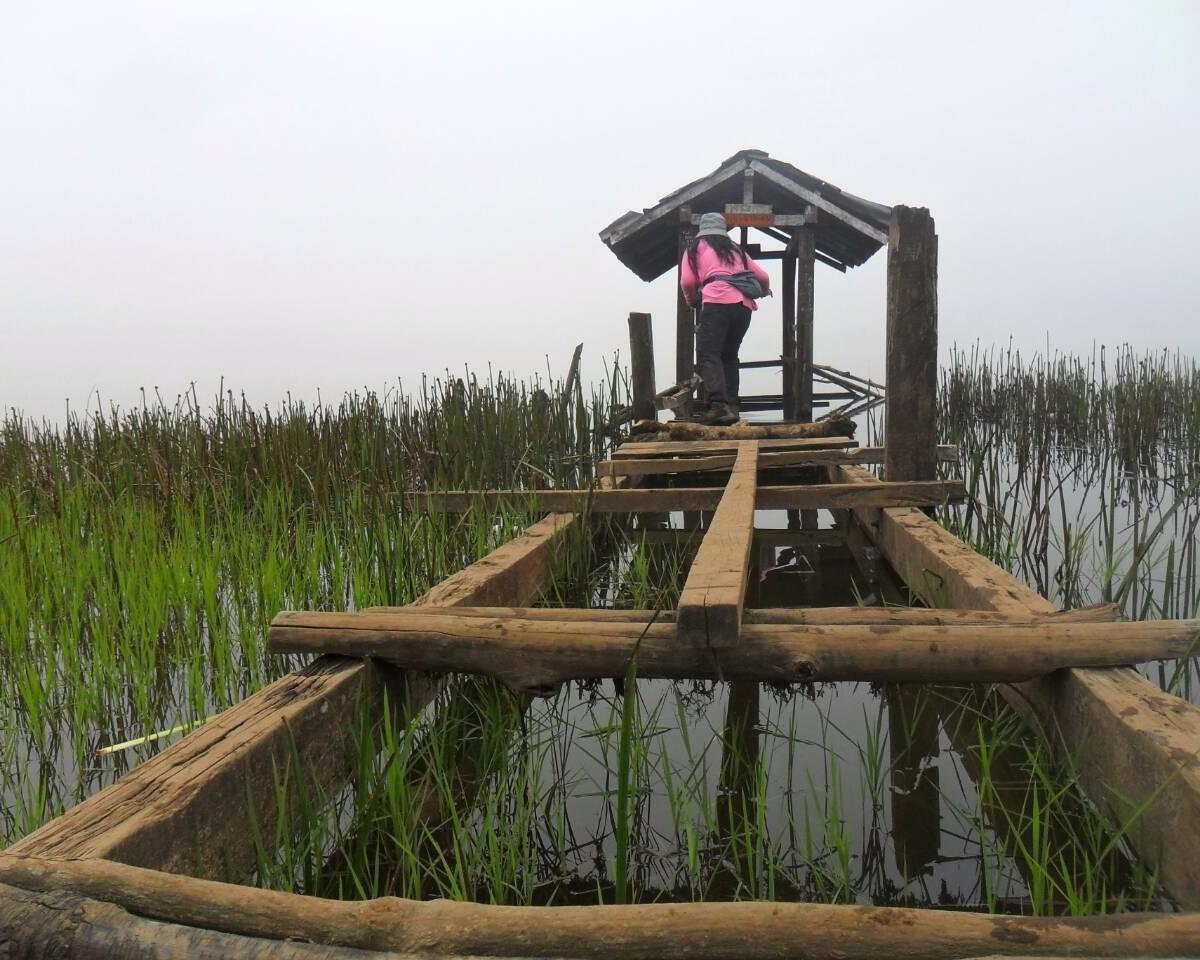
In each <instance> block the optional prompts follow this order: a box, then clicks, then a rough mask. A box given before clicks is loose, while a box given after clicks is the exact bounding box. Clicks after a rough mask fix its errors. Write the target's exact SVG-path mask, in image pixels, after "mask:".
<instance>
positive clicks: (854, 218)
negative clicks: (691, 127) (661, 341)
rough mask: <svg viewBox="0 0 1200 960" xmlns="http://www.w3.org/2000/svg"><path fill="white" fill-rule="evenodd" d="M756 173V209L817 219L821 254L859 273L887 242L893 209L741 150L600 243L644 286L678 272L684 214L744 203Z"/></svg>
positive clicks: (627, 217)
mask: <svg viewBox="0 0 1200 960" xmlns="http://www.w3.org/2000/svg"><path fill="white" fill-rule="evenodd" d="M746 170H752V171H753V172H754V201H755V203H763V204H770V205H771V206H772V209H773V212H774V213H775V214H803V213H804V212H805V211H806V209H807V208H808V207H809V206H812V207H813V208H815V210H816V212H817V223H816V247H817V252H818V253H819V254H823V255H824V257H827V258H829V259H830V260H833V261H836V262H837V263H839V264H843V265H845V266H847V267H857V266H859V265H860V264H862V263H865V262H866V261H867V260H868V259H870V257H871V256H872V255H873V254H874V253H875V251H877V250H878V249H879V248H880V247H882V246H883V245H884V244H885V243H887V230H888V221H889V219H890V217H891V213H892V208H891V207H889V206H885V205H884V204H881V203H873V202H872V201H870V200H864V199H862V198H861V197H856V196H854V195H853V194H850V193H845V192H844V191H842V190H841V189H839V188H838V187H835V186H834V185H833V184H831V183H826V182H825V181H824V180H820V179H818V178H817V177H814V176H812V175H811V174H808V173H805V172H804V171H803V170H800V169H799V168H797V167H793V166H792V165H791V164H790V163H784V162H783V161H782V160H776V159H774V158H773V157H771V156H770V155H768V154H767V153H766V151H764V150H741V151H739V152H738V153H735V154H734V155H733V156H732V157H730V158H729V159H728V160H726V161H724V162H723V163H722V164H721V165H720V166H719V167H717V169H716V170H714V171H713V172H712V173H710V174H708V175H707V176H705V177H701V178H700V179H699V180H693V181H692V182H691V183H689V184H687V185H686V186H683V187H680V188H679V189H678V190H676V191H675V192H674V193H671V194H668V195H667V196H665V197H663V198H662V200H660V201H659V202H658V203H657V204H656V205H655V206H653V207H648V208H647V209H645V210H643V211H642V212H641V213H638V212H636V211H634V210H630V211H629V212H628V213H626V214H624V215H623V216H620V217H618V218H617V219H616V220H614V221H613V222H612V223H610V224H609V225H608V226H607V227H605V228H604V229H603V230H601V231H600V239H601V240H603V241H604V243H605V244H607V245H608V247H609V249H610V250H612V252H613V253H615V254H616V255H617V259H618V260H620V261H621V262H622V263H623V264H625V266H627V267H628V268H629V269H630V270H632V271H633V272H634V273H636V274H637V275H638V276H639V277H641V278H642V279H643V280H653V279H654V278H655V277H658V276H661V275H662V274H663V273H665V272H666V271H667V270H668V269H670V268H671V267H673V266H675V263H676V260H677V258H678V256H679V210H680V208H681V207H683V206H684V205H685V204H686V205H687V206H689V207H691V209H692V210H693V211H694V212H695V213H704V212H707V211H710V210H716V211H723V210H724V209H725V205H726V204H728V203H733V204H737V203H741V202H742V181H743V179H744V175H745V171H746Z"/></svg>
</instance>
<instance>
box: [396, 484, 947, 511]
mask: <svg viewBox="0 0 1200 960" xmlns="http://www.w3.org/2000/svg"><path fill="white" fill-rule="evenodd" d="M722 492H723V491H722V489H721V488H720V487H673V488H664V489H647V490H460V491H452V492H451V491H446V492H441V491H439V492H433V493H430V492H424V493H410V494H408V495H407V496H406V500H407V502H408V503H409V505H410V506H411V507H413V508H414V509H418V510H442V511H446V512H448V513H466V512H467V511H469V510H477V509H483V510H490V511H496V510H500V509H514V510H520V509H528V510H530V511H531V512H537V513H545V512H548V511H554V512H556V513H557V512H562V513H568V512H572V513H663V512H669V511H672V510H716V509H717V505H718V504H719V503H720V501H721V494H722ZM964 496H965V491H964V488H963V485H962V482H961V481H959V480H925V481H920V482H914V483H886V482H884V481H882V480H879V481H875V483H874V485H872V484H858V485H855V484H829V483H824V484H803V485H800V486H772V487H759V488H758V495H757V499H756V502H755V506H756V508H757V509H759V510H785V509H806V510H818V509H828V510H846V509H856V508H872V507H889V506H891V507H894V506H918V507H926V506H928V507H934V506H941V505H943V504H946V503H950V502H952V501H955V500H961V499H962V498H963V497H964Z"/></svg>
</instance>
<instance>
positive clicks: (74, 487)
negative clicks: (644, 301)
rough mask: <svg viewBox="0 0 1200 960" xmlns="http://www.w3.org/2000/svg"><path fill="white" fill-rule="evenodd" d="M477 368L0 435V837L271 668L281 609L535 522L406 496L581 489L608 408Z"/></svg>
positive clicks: (378, 595)
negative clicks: (451, 509) (111, 751)
mask: <svg viewBox="0 0 1200 960" xmlns="http://www.w3.org/2000/svg"><path fill="white" fill-rule="evenodd" d="M622 389H623V388H622V385H621V382H620V380H619V378H617V377H614V378H613V380H612V381H611V382H609V383H607V384H605V385H604V386H603V388H602V390H601V391H599V392H597V393H596V394H595V395H593V396H592V397H590V398H585V397H584V396H583V393H582V391H581V390H580V389H579V388H578V386H576V387H575V388H573V389H572V390H571V391H570V392H569V393H566V394H564V392H563V389H562V385H561V384H541V383H539V382H537V381H533V382H530V383H522V382H519V381H515V380H512V379H510V378H507V377H502V376H491V377H489V378H488V379H487V380H480V379H478V378H476V377H475V376H473V375H465V376H463V377H448V378H446V379H444V380H433V381H425V382H423V383H422V389H421V392H420V393H418V394H417V395H416V397H415V398H413V397H410V396H408V395H407V394H405V393H403V392H402V391H401V390H400V389H396V390H395V391H392V392H389V393H386V394H384V395H378V394H375V393H365V394H356V395H350V396H347V397H346V398H344V399H343V400H342V401H341V402H340V403H339V404H337V405H336V406H334V405H319V406H317V407H313V408H309V407H306V406H305V405H304V404H301V403H298V402H292V401H287V402H285V403H284V404H283V405H282V406H280V407H278V408H275V409H256V408H252V407H251V406H250V405H249V404H248V403H247V402H246V401H245V400H244V398H242V399H239V398H235V397H234V396H233V395H232V394H229V393H225V394H222V395H220V396H218V397H217V398H215V400H214V402H213V404H212V406H211V407H209V408H204V407H203V406H202V405H201V404H200V402H199V401H198V399H197V398H196V396H195V395H194V394H189V395H185V396H182V397H180V398H178V399H177V401H176V402H175V403H173V404H169V405H168V404H167V403H166V402H164V401H162V399H161V398H159V397H147V398H145V402H144V403H143V405H142V406H141V407H139V408H138V409H136V410H125V411H123V410H118V409H115V408H114V409H110V410H108V411H107V412H97V413H93V414H91V415H88V416H83V415H79V414H72V415H71V416H69V417H68V418H67V420H66V421H65V422H64V423H62V424H57V425H56V424H48V423H41V424H34V423H30V422H28V421H25V420H23V419H21V418H20V417H19V416H17V415H16V414H9V415H8V416H7V418H6V419H5V420H4V422H3V425H2V426H0V691H2V692H3V695H2V696H0V730H2V731H3V739H2V740H0V841H4V842H7V841H8V840H10V839H15V838H16V837H19V836H22V835H24V834H25V833H27V832H29V831H30V830H32V829H34V828H35V827H37V826H39V825H40V824H41V823H43V822H45V821H46V820H47V819H49V818H50V817H52V816H54V815H56V814H57V813H58V812H60V811H61V810H62V809H64V808H65V807H67V806H69V805H71V804H72V803H74V802H77V801H78V800H80V799H82V798H83V797H85V796H87V795H88V794H90V793H92V792H94V791H95V790H96V789H98V788H99V787H101V786H103V785H105V784H107V783H109V782H112V780H114V779H115V778H116V777H117V776H119V775H120V774H121V773H122V772H124V770H126V769H128V767H129V765H130V764H132V763H136V762H137V761H139V760H140V759H142V758H144V757H145V756H148V755H150V754H151V753H153V752H155V751H156V750H157V749H159V748H160V747H161V746H162V744H158V743H149V744H144V745H142V746H140V747H137V748H134V749H131V750H128V751H123V752H121V753H118V754H115V755H113V756H110V757H106V758H104V759H98V758H97V757H96V751H97V749H98V748H100V747H103V746H106V745H108V744H112V743H117V742H120V741H124V740H127V739H131V738H136V737H140V736H145V735H147V734H151V733H154V732H156V731H160V730H165V729H169V728H171V727H174V726H177V725H180V724H185V723H191V722H194V721H197V720H201V719H203V718H204V717H206V716H209V715H211V714H213V713H215V712H218V711H219V710H221V709H223V708H225V707H227V706H229V705H231V704H233V703H235V702H237V701H238V700H240V699H242V698H244V697H245V696H246V695H248V694H249V693H252V692H254V691H255V690H257V689H259V688H260V687H262V686H263V685H264V684H265V683H267V682H268V681H270V680H271V679H273V678H275V677H276V676H278V675H280V674H282V673H284V672H286V671H287V670H288V669H290V667H291V666H292V662H293V661H289V660H287V659H283V658H275V657H267V656H266V655H265V651H264V639H265V636H266V628H267V624H268V623H269V621H270V619H271V618H272V617H273V616H274V615H275V613H277V612H278V611H279V610H281V609H286V608H296V607H300V608H310V609H353V608H355V607H357V606H364V605H370V604H399V603H406V602H409V601H411V600H412V599H415V598H416V597H417V596H419V595H420V594H421V593H422V592H424V591H425V590H427V589H428V588H429V587H430V586H432V585H433V584H435V583H437V582H438V581H439V580H441V579H443V578H444V577H446V576H449V575H450V574H451V573H453V572H455V571H456V570H458V569H461V568H462V567H463V566H465V565H466V564H468V563H470V562H472V561H474V560H475V559H477V558H478V557H480V556H482V555H483V554H485V553H487V552H488V551H489V550H491V549H492V548H494V547H495V546H497V545H498V544H500V543H502V542H504V541H505V540H506V539H508V538H509V537H511V536H512V535H513V534H514V533H516V532H519V531H520V530H521V529H522V528H523V527H524V526H525V525H526V524H527V523H528V522H529V521H530V518H529V517H528V516H526V515H523V514H521V513H519V512H515V513H510V514H506V515H502V516H499V517H495V518H491V517H489V518H483V517H477V516H472V515H469V516H467V517H449V516H438V515H427V514H422V513H417V512H413V511H410V510H408V509H406V507H405V503H404V496H405V494H406V492H407V491H410V490H413V489H421V488H436V487H443V486H447V485H454V486H479V487H487V486H491V487H497V486H510V485H522V486H533V487H543V486H555V485H565V486H575V485H583V486H587V485H588V484H589V483H590V481H591V473H590V471H591V465H592V463H593V462H594V460H595V459H597V458H599V457H600V456H601V455H602V454H603V451H604V450H605V449H606V448H607V445H608V444H609V442H610V441H609V439H608V438H607V437H606V436H605V433H604V431H605V429H606V424H607V423H608V421H609V419H610V417H611V410H612V407H613V406H614V405H618V406H619V405H620V401H621V399H622V397H623V393H622Z"/></svg>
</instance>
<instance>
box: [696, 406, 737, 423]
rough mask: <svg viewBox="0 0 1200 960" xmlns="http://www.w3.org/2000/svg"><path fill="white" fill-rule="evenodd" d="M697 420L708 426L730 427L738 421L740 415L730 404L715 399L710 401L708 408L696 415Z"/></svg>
mask: <svg viewBox="0 0 1200 960" xmlns="http://www.w3.org/2000/svg"><path fill="white" fill-rule="evenodd" d="M696 422H697V423H702V424H704V425H705V426H706V427H728V426H732V425H733V424H735V423H737V422H738V416H737V414H736V413H734V412H733V411H732V410H730V409H729V404H727V403H721V402H720V401H719V400H714V401H712V402H711V403H709V405H708V409H707V410H705V411H704V412H703V413H702V414H700V415H699V416H697V417H696Z"/></svg>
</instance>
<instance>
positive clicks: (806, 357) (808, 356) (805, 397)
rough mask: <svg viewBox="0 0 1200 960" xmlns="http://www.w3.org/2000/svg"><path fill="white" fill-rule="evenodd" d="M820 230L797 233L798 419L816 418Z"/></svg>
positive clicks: (795, 391)
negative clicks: (815, 338)
mask: <svg viewBox="0 0 1200 960" xmlns="http://www.w3.org/2000/svg"><path fill="white" fill-rule="evenodd" d="M816 243H817V238H816V228H815V227H802V228H801V229H800V230H798V231H797V232H796V353H795V357H796V362H795V365H794V367H793V371H794V376H793V377H792V391H793V393H792V406H793V408H794V409H795V411H796V419H797V420H800V421H804V422H807V421H810V420H812V416H813V374H812V363H813V310H814V304H815V297H816V278H815V264H816V249H817V247H816Z"/></svg>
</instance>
